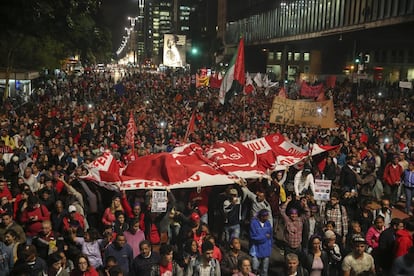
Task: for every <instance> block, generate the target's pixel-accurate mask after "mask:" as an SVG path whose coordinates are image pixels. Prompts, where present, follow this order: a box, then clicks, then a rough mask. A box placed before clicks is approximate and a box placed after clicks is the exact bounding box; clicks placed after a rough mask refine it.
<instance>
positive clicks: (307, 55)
mask: <svg viewBox="0 0 414 276" xmlns="http://www.w3.org/2000/svg"><path fill="white" fill-rule="evenodd" d="M303 60H304V61H309V60H310V53H303Z"/></svg>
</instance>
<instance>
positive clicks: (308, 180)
mask: <svg viewBox="0 0 414 276" xmlns="http://www.w3.org/2000/svg"><path fill="white" fill-rule="evenodd" d="M293 186H294V189H295V195H296V198H297V199H299V197H300V196H303V195H307V194H311V195H314V194H315V178H314V177H313V174H312V169H311V168H310V167H309V166H306V165H305V166H304V168H303V170H300V171H298V172H297V173H296V174H295V178H294V180H293Z"/></svg>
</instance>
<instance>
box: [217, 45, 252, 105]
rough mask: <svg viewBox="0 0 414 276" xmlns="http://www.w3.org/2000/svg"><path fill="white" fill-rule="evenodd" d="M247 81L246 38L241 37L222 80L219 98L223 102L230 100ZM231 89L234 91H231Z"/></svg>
mask: <svg viewBox="0 0 414 276" xmlns="http://www.w3.org/2000/svg"><path fill="white" fill-rule="evenodd" d="M245 83H246V79H245V75H244V39H243V38H241V39H240V43H239V47H238V48H237V52H236V53H235V55H234V56H233V58H232V59H231V61H230V65H229V68H228V69H227V72H226V75H225V76H224V79H223V81H222V82H221V86H220V91H219V100H220V103H221V104H224V103H225V102H228V101H229V99H230V98H231V97H232V95H233V94H234V92H241V91H242V90H243V86H244V84H245ZM230 90H231V91H232V92H231V93H230Z"/></svg>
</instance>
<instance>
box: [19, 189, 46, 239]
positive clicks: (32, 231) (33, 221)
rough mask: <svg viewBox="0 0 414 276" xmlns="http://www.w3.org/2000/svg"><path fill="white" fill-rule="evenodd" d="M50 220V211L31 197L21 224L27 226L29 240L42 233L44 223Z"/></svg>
mask: <svg viewBox="0 0 414 276" xmlns="http://www.w3.org/2000/svg"><path fill="white" fill-rule="evenodd" d="M45 220H50V212H49V210H48V209H47V208H46V207H45V206H44V205H42V204H40V203H39V199H38V198H37V197H36V196H34V195H31V196H29V199H28V200H27V208H26V209H24V211H23V212H22V217H21V222H22V223H23V224H24V225H25V226H26V236H27V238H28V239H29V238H31V237H35V236H37V235H38V234H39V233H40V232H41V231H42V222H43V221H45Z"/></svg>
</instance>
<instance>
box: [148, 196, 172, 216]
mask: <svg viewBox="0 0 414 276" xmlns="http://www.w3.org/2000/svg"><path fill="white" fill-rule="evenodd" d="M167 201H168V198H167V191H153V192H152V204H151V212H154V213H163V212H166V211H167Z"/></svg>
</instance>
